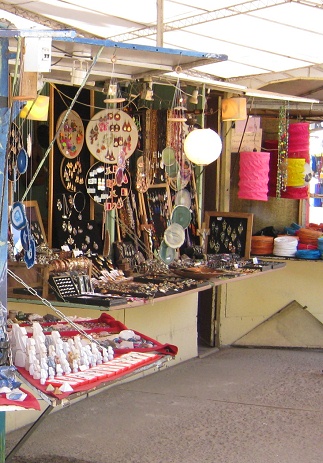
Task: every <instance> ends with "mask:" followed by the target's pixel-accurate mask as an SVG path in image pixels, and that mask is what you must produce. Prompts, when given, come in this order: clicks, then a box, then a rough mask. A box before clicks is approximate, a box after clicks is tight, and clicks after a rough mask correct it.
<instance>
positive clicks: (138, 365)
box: [17, 353, 170, 400]
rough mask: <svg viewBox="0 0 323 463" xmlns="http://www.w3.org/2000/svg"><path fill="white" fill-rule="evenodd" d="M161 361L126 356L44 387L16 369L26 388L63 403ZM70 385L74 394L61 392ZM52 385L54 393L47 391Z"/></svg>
mask: <svg viewBox="0 0 323 463" xmlns="http://www.w3.org/2000/svg"><path fill="white" fill-rule="evenodd" d="M167 357H168V356H167ZM162 358H163V355H161V354H155V353H143V354H141V353H139V354H137V355H134V354H132V353H128V354H123V355H121V356H119V357H116V358H114V359H113V360H110V361H109V362H105V363H102V364H101V365H97V366H95V367H92V368H89V369H87V370H84V371H79V372H77V373H71V374H66V375H62V376H56V377H55V378H53V379H48V380H47V381H46V383H45V384H44V385H42V384H40V382H39V381H38V380H35V379H34V378H33V377H32V376H31V375H30V374H29V373H28V371H26V370H25V369H24V368H20V367H17V372H18V374H19V376H20V377H21V378H22V379H23V380H24V381H26V383H27V384H29V385H30V386H32V388H34V389H36V390H37V391H40V392H41V393H42V394H43V395H46V396H48V397H49V398H56V399H59V400H62V399H65V398H67V397H73V396H75V395H77V396H78V395H80V394H81V393H88V392H89V391H93V390H96V389H98V388H99V387H102V386H104V385H109V383H112V382H114V381H116V380H120V379H122V378H123V377H125V376H128V375H130V374H135V373H137V372H139V371H140V370H142V369H144V368H145V367H148V366H149V365H151V364H154V363H155V362H157V361H158V360H161V359H162ZM168 359H170V357H168ZM67 383H68V384H69V385H70V386H71V387H72V389H73V390H72V391H68V392H63V391H62V390H61V389H60V388H61V387H62V386H63V385H64V384H67ZM49 385H50V386H51V387H52V388H53V390H48V386H49Z"/></svg>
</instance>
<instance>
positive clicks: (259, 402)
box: [6, 348, 323, 463]
mask: <svg viewBox="0 0 323 463" xmlns="http://www.w3.org/2000/svg"><path fill="white" fill-rule="evenodd" d="M322 369H323V352H321V351H310V350H280V349H240V348H228V349H224V350H220V351H219V352H215V353H212V354H211V355H208V356H205V357H203V358H196V359H193V360H190V361H188V362H185V363H183V364H180V365H177V366H174V367H171V368H166V369H164V370H162V371H160V372H158V373H156V374H154V375H151V376H147V377H145V378H142V379H139V380H136V381H133V382H131V383H127V384H124V385H119V386H117V387H115V388H112V389H109V390H107V391H105V392H102V393H100V394H98V395H96V396H94V397H91V398H89V399H86V400H83V401H81V402H78V403H76V404H74V405H72V406H71V407H69V408H66V409H62V410H60V411H59V412H57V413H53V414H51V415H49V416H48V417H47V418H46V419H45V421H44V422H43V423H42V425H41V426H40V427H39V428H38V429H37V430H36V431H35V433H34V434H33V435H32V437H31V438H30V439H29V440H28V441H27V442H26V443H25V444H24V445H23V447H21V449H20V450H19V452H18V454H17V455H16V456H15V457H14V458H13V459H12V460H11V461H12V462H13V463H27V462H28V463H110V462H111V463H125V462H127V463H182V462H185V463H276V462H279V463H322V462H323V374H322ZM21 434H22V430H18V431H15V432H13V433H11V434H9V435H8V437H7V442H6V446H7V450H8V451H9V450H10V449H11V447H12V446H13V445H14V443H15V442H16V441H17V439H18V438H19V437H20V435H21Z"/></svg>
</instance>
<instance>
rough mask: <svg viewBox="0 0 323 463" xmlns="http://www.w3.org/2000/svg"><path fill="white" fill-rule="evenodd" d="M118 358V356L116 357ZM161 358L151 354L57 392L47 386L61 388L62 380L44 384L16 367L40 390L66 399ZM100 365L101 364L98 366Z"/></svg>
mask: <svg viewBox="0 0 323 463" xmlns="http://www.w3.org/2000/svg"><path fill="white" fill-rule="evenodd" d="M116 358H117V357H116ZM159 358H161V356H160V355H159V354H155V355H154V356H151V357H150V358H147V359H146V360H145V361H143V362H142V363H141V364H140V365H134V366H128V367H127V368H126V369H124V370H123V371H120V372H115V373H113V374H111V376H110V377H105V378H102V379H95V378H92V379H91V380H88V381H84V382H83V383H81V384H79V385H73V386H72V387H73V391H70V392H57V391H56V390H54V391H47V387H48V385H49V384H51V385H53V387H57V388H59V386H60V385H61V384H63V381H60V380H59V379H57V378H55V379H54V380H52V381H51V380H48V381H47V382H46V384H45V385H42V384H40V382H39V380H36V379H34V378H33V377H32V376H31V375H30V374H29V373H28V371H27V370H25V369H24V368H20V367H16V368H17V371H18V372H19V373H20V374H21V376H22V377H23V378H24V379H25V380H26V381H27V382H28V383H29V384H31V385H32V386H34V387H35V388H37V389H38V390H39V391H41V392H43V393H44V394H46V395H48V396H49V397H54V398H56V399H59V400H61V399H65V398H66V397H69V396H71V395H72V394H75V393H80V392H86V391H89V390H91V389H94V388H97V387H99V386H100V385H101V384H102V383H107V382H109V381H115V380H116V379H119V378H121V377H122V376H125V375H127V374H129V373H131V372H135V370H137V369H139V368H141V367H142V366H144V365H149V364H151V363H154V362H156V360H158V359H159ZM112 362H113V361H112V360H111V361H110V362H108V363H106V364H104V365H108V364H112ZM98 367H100V366H98ZM94 370H95V367H94V368H90V369H89V370H85V372H83V373H85V374H86V372H93V371H94ZM68 376H69V375H65V376H64V377H65V378H68ZM15 404H16V405H17V403H16V402H15Z"/></svg>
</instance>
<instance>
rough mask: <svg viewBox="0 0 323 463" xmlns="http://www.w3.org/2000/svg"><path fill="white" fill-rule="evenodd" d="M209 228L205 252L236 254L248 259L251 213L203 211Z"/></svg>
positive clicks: (251, 223) (251, 222)
mask: <svg viewBox="0 0 323 463" xmlns="http://www.w3.org/2000/svg"><path fill="white" fill-rule="evenodd" d="M205 223H206V227H207V228H208V229H209V235H208V237H207V246H206V249H207V251H206V252H207V254H230V253H231V254H238V255H239V256H240V257H244V258H246V259H249V257H250V248H251V235H252V225H253V214H251V213H243V212H213V211H206V212H205Z"/></svg>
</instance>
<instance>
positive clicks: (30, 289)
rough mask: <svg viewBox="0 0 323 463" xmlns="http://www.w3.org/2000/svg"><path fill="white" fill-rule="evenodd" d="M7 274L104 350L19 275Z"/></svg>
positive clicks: (10, 271)
mask: <svg viewBox="0 0 323 463" xmlns="http://www.w3.org/2000/svg"><path fill="white" fill-rule="evenodd" d="M7 273H8V275H10V276H11V277H12V278H13V279H14V280H16V281H17V282H18V283H20V284H21V285H22V286H24V287H25V288H26V289H27V290H28V292H29V293H30V294H32V295H33V296H35V297H37V298H38V299H39V300H40V301H41V302H42V303H43V304H44V305H46V306H47V307H49V308H50V309H51V310H53V312H55V313H56V315H58V316H59V317H60V318H62V319H63V320H65V321H66V322H67V323H68V324H69V325H71V326H72V327H73V328H75V330H76V331H77V332H78V333H80V334H81V335H82V336H84V337H85V338H86V339H88V340H89V341H90V342H94V343H95V344H97V346H99V347H100V348H101V349H102V346H101V344H100V343H99V342H98V341H97V340H96V339H94V338H92V336H91V335H89V334H88V333H87V332H86V331H84V330H83V329H82V328H80V326H79V325H77V324H76V323H74V322H73V321H72V320H70V319H69V318H68V317H67V316H66V315H65V314H64V313H63V312H61V311H60V310H59V309H57V308H56V307H54V306H53V304H52V303H51V302H50V301H48V300H47V299H45V298H44V297H41V296H39V294H38V293H37V291H36V290H35V289H34V288H32V287H31V286H29V285H27V283H25V282H24V281H23V280H22V279H21V278H20V277H19V276H18V275H16V274H15V273H14V272H13V271H12V270H10V269H7Z"/></svg>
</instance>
